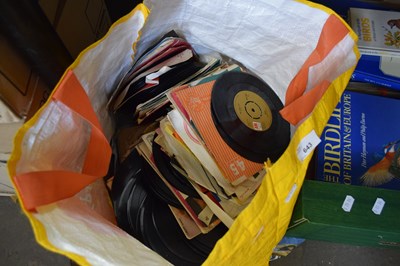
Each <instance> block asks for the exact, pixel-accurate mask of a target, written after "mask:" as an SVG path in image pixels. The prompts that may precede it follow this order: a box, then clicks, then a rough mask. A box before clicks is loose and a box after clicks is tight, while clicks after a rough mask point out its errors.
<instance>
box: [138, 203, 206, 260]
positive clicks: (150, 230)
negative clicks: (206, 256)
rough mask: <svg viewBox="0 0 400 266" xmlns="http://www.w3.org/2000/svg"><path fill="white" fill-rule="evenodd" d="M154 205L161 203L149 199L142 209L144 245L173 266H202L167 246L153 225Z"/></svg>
mask: <svg viewBox="0 0 400 266" xmlns="http://www.w3.org/2000/svg"><path fill="white" fill-rule="evenodd" d="M154 204H160V202H159V201H156V200H155V198H152V197H148V198H146V200H145V201H144V203H143V206H142V208H141V216H140V227H141V230H142V234H143V238H144V243H145V244H146V245H147V246H148V247H149V248H151V249H152V250H154V251H155V252H157V253H158V254H159V255H161V256H162V257H163V258H164V259H166V260H168V261H169V262H170V263H172V264H173V265H177V266H179V265H182V266H184V265H188V266H191V265H193V266H194V265H200V264H198V263H193V262H192V261H188V260H186V259H185V258H184V257H182V256H179V255H177V254H175V253H174V252H171V250H170V248H169V247H168V246H166V245H165V244H164V242H163V240H162V238H161V236H160V235H159V234H158V232H157V230H156V228H155V227H154V223H153V211H154V210H153V206H154Z"/></svg>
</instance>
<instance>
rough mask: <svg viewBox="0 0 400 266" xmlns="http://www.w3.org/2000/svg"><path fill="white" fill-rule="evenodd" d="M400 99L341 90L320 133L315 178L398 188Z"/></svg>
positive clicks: (399, 174)
mask: <svg viewBox="0 0 400 266" xmlns="http://www.w3.org/2000/svg"><path fill="white" fill-rule="evenodd" d="M399 111H400V100H399V99H393V98H388V97H382V96H376V95H370V94H363V93H358V92H353V91H345V92H344V94H343V95H342V98H341V101H340V102H339V104H338V105H337V107H336V108H335V110H334V111H333V113H332V116H331V118H330V119H329V121H328V124H327V125H326V127H325V129H324V131H323V133H322V135H321V143H320V144H319V146H318V152H317V153H318V154H317V173H316V176H317V179H319V180H323V181H327V182H334V183H344V184H347V185H364V186H370V187H380V188H387V189H400V173H399V172H400V171H399V169H400V168H399V166H400V160H399V156H400V155H399V153H400V123H399V122H398V121H396V118H397V116H396V115H395V114H397V113H398V112H399Z"/></svg>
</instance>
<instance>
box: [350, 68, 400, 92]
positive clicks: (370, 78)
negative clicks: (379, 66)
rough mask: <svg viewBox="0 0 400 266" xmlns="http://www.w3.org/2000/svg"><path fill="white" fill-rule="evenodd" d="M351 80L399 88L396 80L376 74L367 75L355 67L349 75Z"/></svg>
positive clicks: (399, 85) (399, 84)
mask: <svg viewBox="0 0 400 266" xmlns="http://www.w3.org/2000/svg"><path fill="white" fill-rule="evenodd" d="M351 80H352V81H357V82H368V83H371V84H376V85H380V86H384V87H387V88H391V89H395V90H400V83H398V82H394V81H392V80H388V79H385V78H381V77H379V76H376V75H369V74H366V73H361V72H359V71H357V69H356V70H354V72H353V74H352V75H351Z"/></svg>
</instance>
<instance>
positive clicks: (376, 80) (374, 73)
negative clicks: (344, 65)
mask: <svg viewBox="0 0 400 266" xmlns="http://www.w3.org/2000/svg"><path fill="white" fill-rule="evenodd" d="M351 79H352V81H358V82H368V83H372V84H376V85H380V86H385V87H388V88H392V89H396V90H400V57H387V56H373V55H362V56H361V58H360V60H359V61H358V64H357V66H356V68H355V70H354V72H353V74H352V76H351Z"/></svg>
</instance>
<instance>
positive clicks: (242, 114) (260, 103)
mask: <svg viewBox="0 0 400 266" xmlns="http://www.w3.org/2000/svg"><path fill="white" fill-rule="evenodd" d="M282 108H283V104H282V102H281V101H280V99H279V97H278V96H277V95H276V94H275V92H274V91H273V90H272V89H271V88H270V87H269V86H268V85H267V84H266V83H265V82H264V81H262V80H261V79H259V78H257V77H255V76H253V75H251V74H248V73H243V72H227V73H224V74H223V75H221V77H220V78H218V79H217V80H216V82H215V83H214V86H213V89H212V93H211V114H212V118H213V122H214V124H215V126H216V128H217V130H218V133H219V134H220V135H221V137H222V138H223V139H224V141H225V142H226V143H227V144H228V145H229V147H231V148H232V149H233V150H234V151H235V152H236V153H238V154H239V155H241V156H242V157H244V158H246V159H248V160H250V161H253V162H257V163H263V162H265V161H266V160H267V159H268V158H269V159H270V160H271V161H273V162H274V161H276V160H277V159H278V158H279V157H280V156H281V155H282V153H283V152H284V151H285V149H286V147H287V146H288V144H289V141H290V125H289V123H288V122H287V121H285V120H284V119H283V118H282V117H281V115H280V113H279V111H280V110H281V109H282Z"/></svg>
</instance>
